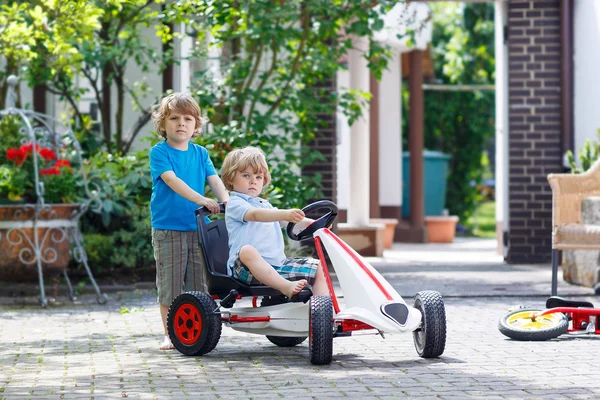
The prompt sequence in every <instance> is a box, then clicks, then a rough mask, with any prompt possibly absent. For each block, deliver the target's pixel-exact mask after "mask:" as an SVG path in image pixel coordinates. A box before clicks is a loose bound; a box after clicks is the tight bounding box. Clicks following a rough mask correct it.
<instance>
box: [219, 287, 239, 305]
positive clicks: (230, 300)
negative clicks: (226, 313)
mask: <svg viewBox="0 0 600 400" xmlns="http://www.w3.org/2000/svg"><path fill="white" fill-rule="evenodd" d="M237 297H238V291H237V290H235V289H231V290H230V291H229V294H228V295H227V296H225V297H224V298H223V300H221V307H223V308H231V307H233V305H234V304H235V301H236V300H237Z"/></svg>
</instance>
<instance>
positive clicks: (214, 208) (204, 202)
mask: <svg viewBox="0 0 600 400" xmlns="http://www.w3.org/2000/svg"><path fill="white" fill-rule="evenodd" d="M196 204H198V205H199V206H200V207H202V206H204V207H206V208H208V209H209V210H210V212H211V214H217V213H219V211H220V207H219V203H217V202H216V201H214V200H212V199H209V198H207V197H204V196H203V197H202V198H201V199H200V200H199V201H198V202H197V203H196Z"/></svg>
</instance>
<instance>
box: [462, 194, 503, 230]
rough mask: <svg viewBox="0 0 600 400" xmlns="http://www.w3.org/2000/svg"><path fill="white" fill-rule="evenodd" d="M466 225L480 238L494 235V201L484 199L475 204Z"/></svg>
mask: <svg viewBox="0 0 600 400" xmlns="http://www.w3.org/2000/svg"><path fill="white" fill-rule="evenodd" d="M466 227H467V228H468V229H469V230H470V231H471V232H472V234H473V236H476V237H482V238H495V237H496V202H495V201H484V202H482V203H481V204H479V205H478V206H477V208H476V209H475V212H474V213H473V215H472V216H471V217H470V218H469V219H468V220H467V223H466Z"/></svg>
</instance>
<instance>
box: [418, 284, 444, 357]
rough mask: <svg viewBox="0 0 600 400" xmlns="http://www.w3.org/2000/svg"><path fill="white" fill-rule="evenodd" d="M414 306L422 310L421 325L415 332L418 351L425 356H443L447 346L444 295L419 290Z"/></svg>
mask: <svg viewBox="0 0 600 400" xmlns="http://www.w3.org/2000/svg"><path fill="white" fill-rule="evenodd" d="M414 307H415V308H416V309H417V310H419V311H420V312H421V326H419V327H418V328H417V329H415V331H414V332H413V339H414V341H415V348H416V349H417V353H418V354H419V356H421V357H423V358H434V357H439V356H441V355H442V353H443V352H444V348H445V347H446V309H445V308H444V301H443V300H442V295H440V294H439V293H438V292H434V291H431V290H425V291H422V292H419V293H417V295H416V296H415V303H414Z"/></svg>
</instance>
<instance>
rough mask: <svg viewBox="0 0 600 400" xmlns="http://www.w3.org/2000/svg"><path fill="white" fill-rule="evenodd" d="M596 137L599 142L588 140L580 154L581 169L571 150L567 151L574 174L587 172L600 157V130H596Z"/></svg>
mask: <svg viewBox="0 0 600 400" xmlns="http://www.w3.org/2000/svg"><path fill="white" fill-rule="evenodd" d="M596 137H597V138H598V140H596V141H594V142H592V141H591V140H589V139H587V140H586V141H585V144H584V145H583V148H582V149H581V151H580V152H579V162H580V163H581V168H580V167H579V166H578V165H577V161H576V160H575V156H574V155H573V152H572V151H571V150H567V160H568V162H569V165H570V166H571V172H572V173H574V174H580V173H582V172H584V171H587V170H588V169H590V167H591V166H592V165H593V164H594V163H595V162H596V160H597V159H598V155H600V129H598V130H596Z"/></svg>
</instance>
